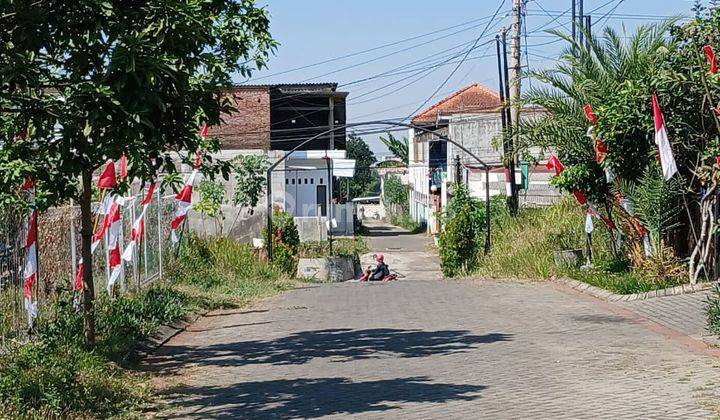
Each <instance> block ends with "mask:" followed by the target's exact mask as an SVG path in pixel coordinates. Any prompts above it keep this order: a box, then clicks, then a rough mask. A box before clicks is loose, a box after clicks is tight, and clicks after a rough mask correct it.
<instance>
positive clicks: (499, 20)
mask: <svg viewBox="0 0 720 420" xmlns="http://www.w3.org/2000/svg"><path fill="white" fill-rule="evenodd" d="M577 1H578V2H579V1H580V0H577ZM704 2H707V0H705V1H704ZM501 3H502V5H501ZM258 4H260V5H262V4H265V6H266V7H267V8H268V9H269V11H270V22H271V33H272V36H273V37H274V38H275V39H276V40H277V41H278V42H279V44H280V45H279V47H278V49H277V51H276V52H275V54H274V55H273V56H272V57H271V59H270V61H269V66H268V68H267V69H263V70H261V71H256V72H255V73H254V74H253V77H252V78H251V79H249V80H246V79H237V80H236V82H237V83H241V84H242V83H247V84H268V83H300V82H337V83H339V84H340V86H339V87H338V90H343V91H347V92H349V95H348V103H347V117H348V122H360V121H369V120H378V119H392V118H404V117H408V116H409V115H412V114H413V113H416V112H415V111H416V110H418V109H425V108H427V107H429V106H431V105H432V104H434V103H436V102H438V101H440V100H441V99H442V98H444V97H446V96H448V95H450V94H452V93H453V92H455V91H457V90H459V89H461V88H463V87H465V86H468V85H470V84H473V83H480V84H483V85H485V86H487V87H489V88H492V89H494V90H497V87H498V77H497V59H496V56H495V44H494V42H492V40H494V37H495V35H496V34H497V33H498V31H499V29H500V27H502V26H505V27H509V26H510V10H511V5H512V0H504V1H503V0H443V1H441V2H438V1H430V0H412V1H410V0H271V1H270V2H266V3H263V2H259V3H258ZM692 4H693V1H692V0H584V10H585V13H586V14H590V15H591V16H592V20H593V30H594V31H599V30H600V29H601V28H602V27H605V26H611V27H614V28H616V29H618V30H623V28H626V30H628V31H630V30H632V29H633V28H635V27H636V26H637V25H639V24H643V23H649V22H652V21H658V20H661V19H662V18H663V17H664V16H679V15H683V16H690V15H691V14H692V12H691V7H692ZM570 5H571V0H529V1H528V2H527V15H526V17H525V22H524V25H525V30H524V31H523V32H527V37H525V34H523V37H522V39H521V45H522V53H523V57H522V64H523V66H528V65H529V68H532V69H538V68H544V67H548V66H550V65H552V63H553V59H554V57H557V55H558V54H559V52H560V51H561V50H562V49H563V46H564V45H563V44H564V43H563V42H562V41H561V40H560V39H558V38H557V37H556V36H554V35H551V34H549V33H547V32H545V31H546V30H548V29H553V28H554V29H557V30H563V31H566V32H569V30H570V20H571V18H570ZM497 10H499V12H498V14H497V15H494V14H495V12H496V11H497ZM563 13H564V14H563ZM526 46H527V47H526ZM526 52H527V54H526ZM343 57H344V58H343ZM526 68H527V67H526ZM368 78H370V79H369V80H365V79H368ZM526 87H527V84H525V85H523V88H526ZM435 92H437V93H435ZM398 135H399V136H402V135H403V133H400V134H398ZM378 137H379V135H378V134H368V135H364V136H363V138H364V139H365V141H366V142H367V143H368V144H369V145H370V148H371V149H372V150H373V151H374V152H375V154H376V155H377V156H382V155H387V154H388V152H387V149H386V148H385V146H384V145H383V144H382V142H381V141H380V140H379V138H378Z"/></svg>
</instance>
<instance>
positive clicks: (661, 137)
mask: <svg viewBox="0 0 720 420" xmlns="http://www.w3.org/2000/svg"><path fill="white" fill-rule="evenodd" d="M652 103H653V119H654V120H655V144H657V147H658V152H659V154H660V165H661V166H662V171H663V177H664V178H665V180H666V181H667V180H668V179H670V178H672V176H673V175H675V173H676V172H677V165H676V164H675V157H673V151H672V148H671V147H670V140H668V136H667V130H666V129H665V121H664V120H663V116H662V112H660V105H658V100H657V96H656V95H654V94H653V96H652Z"/></svg>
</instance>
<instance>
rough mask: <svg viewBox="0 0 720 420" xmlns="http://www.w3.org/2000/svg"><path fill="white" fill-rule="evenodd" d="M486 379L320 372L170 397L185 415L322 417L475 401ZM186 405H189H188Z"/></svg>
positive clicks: (191, 389)
mask: <svg viewBox="0 0 720 420" xmlns="http://www.w3.org/2000/svg"><path fill="white" fill-rule="evenodd" d="M485 388H486V387H485V386H482V385H459V384H458V385H456V384H443V383H432V382H430V379H429V378H426V377H410V378H395V379H388V380H379V381H367V382H353V381H352V380H350V379H349V378H316V379H292V380H270V381H261V382H245V383H240V384H234V385H229V386H227V387H214V386H207V387H185V386H184V387H179V388H176V389H173V390H170V391H168V392H167V394H166V401H167V402H168V403H170V404H172V405H173V406H174V407H177V408H179V409H181V411H186V410H187V411H189V413H188V412H183V413H182V416H183V418H251V419H259V418H317V417H322V416H328V415H332V414H347V415H352V414H358V413H365V412H372V411H380V412H382V411H386V410H390V409H393V408H395V407H397V406H399V405H401V404H404V403H443V402H448V401H470V400H474V399H477V398H479V397H480V395H479V392H480V391H482V390H483V389H485ZM183 409H186V410H183Z"/></svg>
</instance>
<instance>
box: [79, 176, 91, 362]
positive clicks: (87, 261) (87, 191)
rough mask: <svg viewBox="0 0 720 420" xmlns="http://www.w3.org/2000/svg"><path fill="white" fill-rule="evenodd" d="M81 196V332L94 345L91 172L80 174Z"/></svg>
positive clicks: (89, 345)
mask: <svg viewBox="0 0 720 420" xmlns="http://www.w3.org/2000/svg"><path fill="white" fill-rule="evenodd" d="M82 184H83V185H82V188H83V192H82V198H81V199H80V218H81V230H80V235H81V237H82V249H81V254H82V260H83V278H82V281H83V332H84V334H85V346H86V347H88V348H92V347H94V346H95V309H94V304H95V284H94V283H93V261H92V251H91V249H90V246H91V244H92V235H93V225H92V209H91V207H90V206H91V204H92V172H91V171H85V172H83V174H82Z"/></svg>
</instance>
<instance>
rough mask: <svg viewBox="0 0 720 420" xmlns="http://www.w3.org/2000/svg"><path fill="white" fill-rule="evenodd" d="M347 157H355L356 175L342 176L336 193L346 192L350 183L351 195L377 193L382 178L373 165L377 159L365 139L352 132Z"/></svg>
mask: <svg viewBox="0 0 720 420" xmlns="http://www.w3.org/2000/svg"><path fill="white" fill-rule="evenodd" d="M347 157H348V159H355V176H354V177H352V178H342V179H341V181H340V182H338V183H336V185H338V189H339V190H338V191H336V194H338V193H339V195H343V194H345V191H346V189H347V186H348V183H349V184H350V197H362V196H364V195H367V194H372V193H375V192H376V191H377V190H378V189H379V185H380V178H379V177H378V174H377V172H376V171H375V170H374V169H373V168H372V166H373V165H374V164H375V163H376V162H377V159H375V155H374V154H373V152H372V151H371V150H370V147H368V145H367V143H365V140H363V139H362V138H360V137H357V136H355V135H354V134H352V133H351V134H350V135H349V138H348V141H347Z"/></svg>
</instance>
